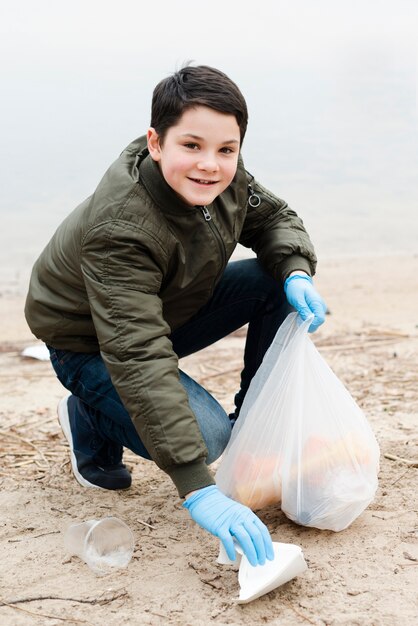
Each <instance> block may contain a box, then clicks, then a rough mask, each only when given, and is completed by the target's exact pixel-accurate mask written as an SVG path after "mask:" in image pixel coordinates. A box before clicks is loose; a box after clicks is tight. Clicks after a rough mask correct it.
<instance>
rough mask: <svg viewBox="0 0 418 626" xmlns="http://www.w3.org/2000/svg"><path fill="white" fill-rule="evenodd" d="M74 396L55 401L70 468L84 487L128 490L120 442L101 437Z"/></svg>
mask: <svg viewBox="0 0 418 626" xmlns="http://www.w3.org/2000/svg"><path fill="white" fill-rule="evenodd" d="M83 404H84V403H83V402H82V401H81V400H79V398H76V397H75V396H73V395H69V396H66V397H65V398H63V399H62V400H61V401H60V403H59V404H58V419H59V423H60V425H61V428H62V431H63V433H64V435H65V438H66V439H67V441H68V444H69V446H70V455H71V467H72V469H73V472H74V476H75V477H76V479H77V480H78V482H79V483H80V485H83V487H96V488H98V489H128V488H129V487H130V486H131V482H132V477H131V474H130V473H129V471H128V470H127V469H126V467H125V465H123V463H122V452H123V448H122V446H121V445H119V444H116V443H113V442H111V441H107V440H105V439H103V438H102V437H101V436H100V435H99V433H98V432H97V430H96V429H95V428H94V425H93V424H92V423H91V420H90V419H89V415H88V414H87V412H86V411H85V410H84V407H83Z"/></svg>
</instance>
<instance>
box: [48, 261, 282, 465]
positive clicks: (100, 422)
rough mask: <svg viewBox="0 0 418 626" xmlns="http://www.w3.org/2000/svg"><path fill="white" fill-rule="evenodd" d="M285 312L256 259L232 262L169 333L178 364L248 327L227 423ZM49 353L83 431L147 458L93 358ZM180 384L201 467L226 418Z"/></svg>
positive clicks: (196, 390)
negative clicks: (201, 451) (195, 426)
mask: <svg viewBox="0 0 418 626" xmlns="http://www.w3.org/2000/svg"><path fill="white" fill-rule="evenodd" d="M291 310H292V309H291V307H290V305H289V304H288V303H287V300H286V298H285V295H284V291H283V288H282V286H281V285H280V284H278V283H277V282H276V281H275V280H273V279H272V278H271V277H270V276H269V275H268V274H267V273H266V272H265V271H264V270H263V269H262V267H261V265H260V264H259V262H258V261H257V260H256V259H245V260H243V261H233V262H230V263H229V264H228V266H227V268H226V270H225V272H224V274H223V276H222V279H221V281H220V282H219V284H218V285H217V287H216V289H215V291H214V294H213V296H212V298H211V299H210V301H209V302H208V303H207V304H206V305H205V306H204V307H203V308H202V309H200V311H199V312H198V313H197V314H196V315H195V316H194V317H193V318H192V319H190V320H189V321H188V322H187V323H186V324H184V326H182V327H181V328H178V329H177V330H175V331H174V332H173V333H172V335H171V337H170V339H171V341H172V343H173V348H174V351H175V352H176V354H177V355H178V357H179V358H181V357H184V356H187V355H189V354H193V353H194V352H197V351H199V350H202V349H203V348H205V347H206V346H209V345H211V344H213V343H215V342H216V341H218V340H219V339H222V338H223V337H225V336H226V335H228V334H229V333H231V332H233V331H234V330H237V329H238V328H240V327H241V326H244V325H245V324H247V323H248V324H249V325H248V332H247V339H246V343H245V350H244V366H243V370H242V373H241V385H240V389H239V390H238V393H237V394H236V396H235V406H236V410H235V415H234V416H232V417H233V418H235V417H237V416H238V414H239V410H240V408H241V405H242V402H243V400H244V396H245V394H246V392H247V390H248V387H249V384H250V382H251V379H252V378H253V376H254V374H255V372H256V371H257V369H258V367H259V365H260V364H261V361H262V360H263V356H264V354H265V352H266V350H267V348H268V347H269V346H270V344H271V342H272V340H273V338H274V336H275V334H276V331H277V329H278V328H279V326H280V324H281V323H282V322H283V321H284V319H285V318H286V317H287V315H288V313H290V311H291ZM49 350H50V354H51V362H52V365H53V367H54V369H55V372H56V374H57V376H58V379H59V380H60V381H61V383H62V384H63V385H64V387H66V388H67V389H69V390H70V391H71V393H72V394H73V395H74V396H76V397H77V398H79V402H78V407H79V412H81V414H82V417H83V419H85V420H86V422H87V423H88V425H89V427H90V428H91V429H92V430H94V431H96V432H97V435H98V436H99V437H100V438H101V439H103V440H105V441H108V442H109V444H110V442H113V443H114V444H118V445H119V446H124V447H126V448H129V449H130V450H132V451H133V452H135V453H136V454H138V455H139V456H141V457H144V458H148V459H149V458H150V456H149V454H148V451H147V450H146V449H145V446H144V445H143V443H142V441H141V439H140V438H139V436H138V433H137V431H136V430H135V427H134V425H133V423H132V421H131V419H130V417H129V415H128V413H127V411H126V409H125V407H124V406H123V404H122V401H121V400H120V398H119V395H118V393H117V391H116V389H115V388H114V386H113V384H112V381H111V379H110V376H109V374H108V372H107V369H106V367H105V364H104V362H103V360H102V358H101V355H100V353H93V354H88V353H80V352H70V351H68V350H58V349H55V348H52V347H49ZM180 380H181V383H182V384H183V386H184V388H185V389H186V392H187V394H188V397H189V404H190V406H191V408H192V410H193V412H194V413H195V415H196V418H197V421H198V423H199V426H200V430H201V432H202V436H203V438H204V440H205V443H206V446H207V448H208V452H209V455H208V459H207V463H212V462H213V461H214V460H215V459H217V458H218V457H219V456H220V455H221V454H222V452H223V450H224V449H225V447H226V445H227V443H228V440H229V437H230V434H231V420H230V417H229V416H228V415H227V414H226V412H225V411H224V409H223V408H222V407H221V405H220V404H219V403H218V402H217V401H216V400H215V399H214V398H213V397H212V396H211V395H210V394H209V393H208V392H207V391H206V390H205V389H204V388H203V387H201V386H200V385H199V384H198V383H197V382H196V381H194V380H193V379H192V378H190V377H189V376H187V374H185V373H184V372H182V371H180ZM173 410H175V407H173ZM233 421H234V419H232V423H233ZM86 425H87V424H86ZM110 448H111V446H110ZM116 449H117V447H116ZM120 449H121V448H120ZM117 460H118V459H114V461H115V462H116V461H117Z"/></svg>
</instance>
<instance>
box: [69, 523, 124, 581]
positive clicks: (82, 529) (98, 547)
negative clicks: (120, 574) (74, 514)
mask: <svg viewBox="0 0 418 626" xmlns="http://www.w3.org/2000/svg"><path fill="white" fill-rule="evenodd" d="M64 546H65V549H66V551H67V552H68V554H70V555H71V556H78V557H79V558H80V559H81V560H82V561H84V562H85V563H86V564H87V565H88V566H89V567H90V569H92V570H93V572H95V574H98V575H99V576H103V575H105V574H109V573H110V572H111V571H112V570H113V569H115V568H124V567H127V565H128V563H129V561H130V560H131V558H132V555H133V552H134V548H135V543H134V536H133V534H132V531H131V529H130V528H129V527H128V526H127V525H126V524H125V523H124V522H122V521H121V520H120V519H117V518H116V517H104V518H103V519H100V520H97V519H91V520H87V521H86V522H81V523H79V524H72V525H71V526H70V527H69V528H68V529H67V530H66V532H65V535H64Z"/></svg>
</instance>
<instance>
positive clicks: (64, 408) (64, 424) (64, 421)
mask: <svg viewBox="0 0 418 626" xmlns="http://www.w3.org/2000/svg"><path fill="white" fill-rule="evenodd" d="M69 397H70V396H69V395H68V396H65V398H62V400H60V401H59V403H58V409H57V412H58V421H59V423H60V425H61V428H62V432H63V433H64V436H65V438H66V440H67V441H68V445H69V446H70V458H71V467H72V470H73V474H74V476H75V478H76V479H77V481H78V482H79V483H80V485H82V486H83V487H92V488H93V489H101V490H102V491H106V490H105V489H103V487H99V486H98V485H93V483H89V481H88V480H86V479H85V478H83V476H82V475H81V474H80V472H79V471H78V467H77V459H76V457H75V454H74V452H73V448H74V445H73V436H72V434H71V428H70V417H69V415H68V398H69Z"/></svg>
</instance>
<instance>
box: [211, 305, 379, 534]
mask: <svg viewBox="0 0 418 626" xmlns="http://www.w3.org/2000/svg"><path fill="white" fill-rule="evenodd" d="M310 322H311V318H310V319H308V320H306V321H305V322H301V320H300V318H299V317H298V316H297V314H296V313H291V314H290V315H289V316H288V317H287V319H286V320H285V322H284V323H283V324H282V326H281V327H280V329H279V330H278V332H277V335H276V337H275V339H274V341H273V343H272V345H271V346H270V348H269V350H268V351H267V353H266V355H265V357H264V360H263V363H262V364H261V366H260V368H259V369H258V371H257V373H256V375H255V376H254V378H253V380H252V382H251V385H250V388H249V390H248V392H247V394H246V397H245V400H244V403H243V406H242V409H241V412H240V416H239V419H238V420H237V422H236V424H235V426H234V429H233V431H232V436H231V439H230V441H229V444H228V446H227V448H226V450H225V452H224V455H223V457H222V461H221V463H220V465H219V468H218V471H217V474H216V482H217V484H218V486H219V488H220V489H221V490H222V491H223V493H225V494H227V495H228V496H230V497H232V498H234V499H235V500H238V501H239V502H242V503H243V504H246V505H247V506H249V507H250V508H251V509H253V510H256V509H260V508H263V507H265V506H268V505H271V504H277V505H280V506H281V508H282V510H283V512H284V513H285V514H286V515H287V517H289V518H290V519H291V520H293V521H294V522H296V523H298V524H302V525H304V526H312V527H315V528H321V529H328V530H333V531H340V530H343V529H345V528H347V527H348V526H349V525H350V524H351V523H352V522H353V521H354V520H355V519H356V518H357V517H358V516H359V515H360V514H361V513H362V511H364V509H365V508H366V507H367V506H368V504H370V502H371V501H372V500H373V498H374V495H375V492H376V489H377V474H378V471H379V446H378V444H377V441H376V438H375V436H374V434H373V431H372V430H371V428H370V425H369V423H368V421H367V419H366V417H365V416H364V414H363V412H362V411H361V409H360V408H359V406H358V405H357V404H356V402H355V401H354V399H353V398H352V397H351V395H350V393H349V392H348V390H347V389H346V388H345V387H344V385H343V384H342V383H341V381H340V380H339V379H338V378H337V376H336V375H335V374H334V373H333V371H332V370H331V368H330V367H329V366H328V365H327V363H326V362H325V360H324V359H323V357H322V356H321V354H320V353H319V351H318V350H317V348H316V347H315V345H314V344H313V342H312V340H311V339H310V337H309V335H308V328H309V325H310Z"/></svg>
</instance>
